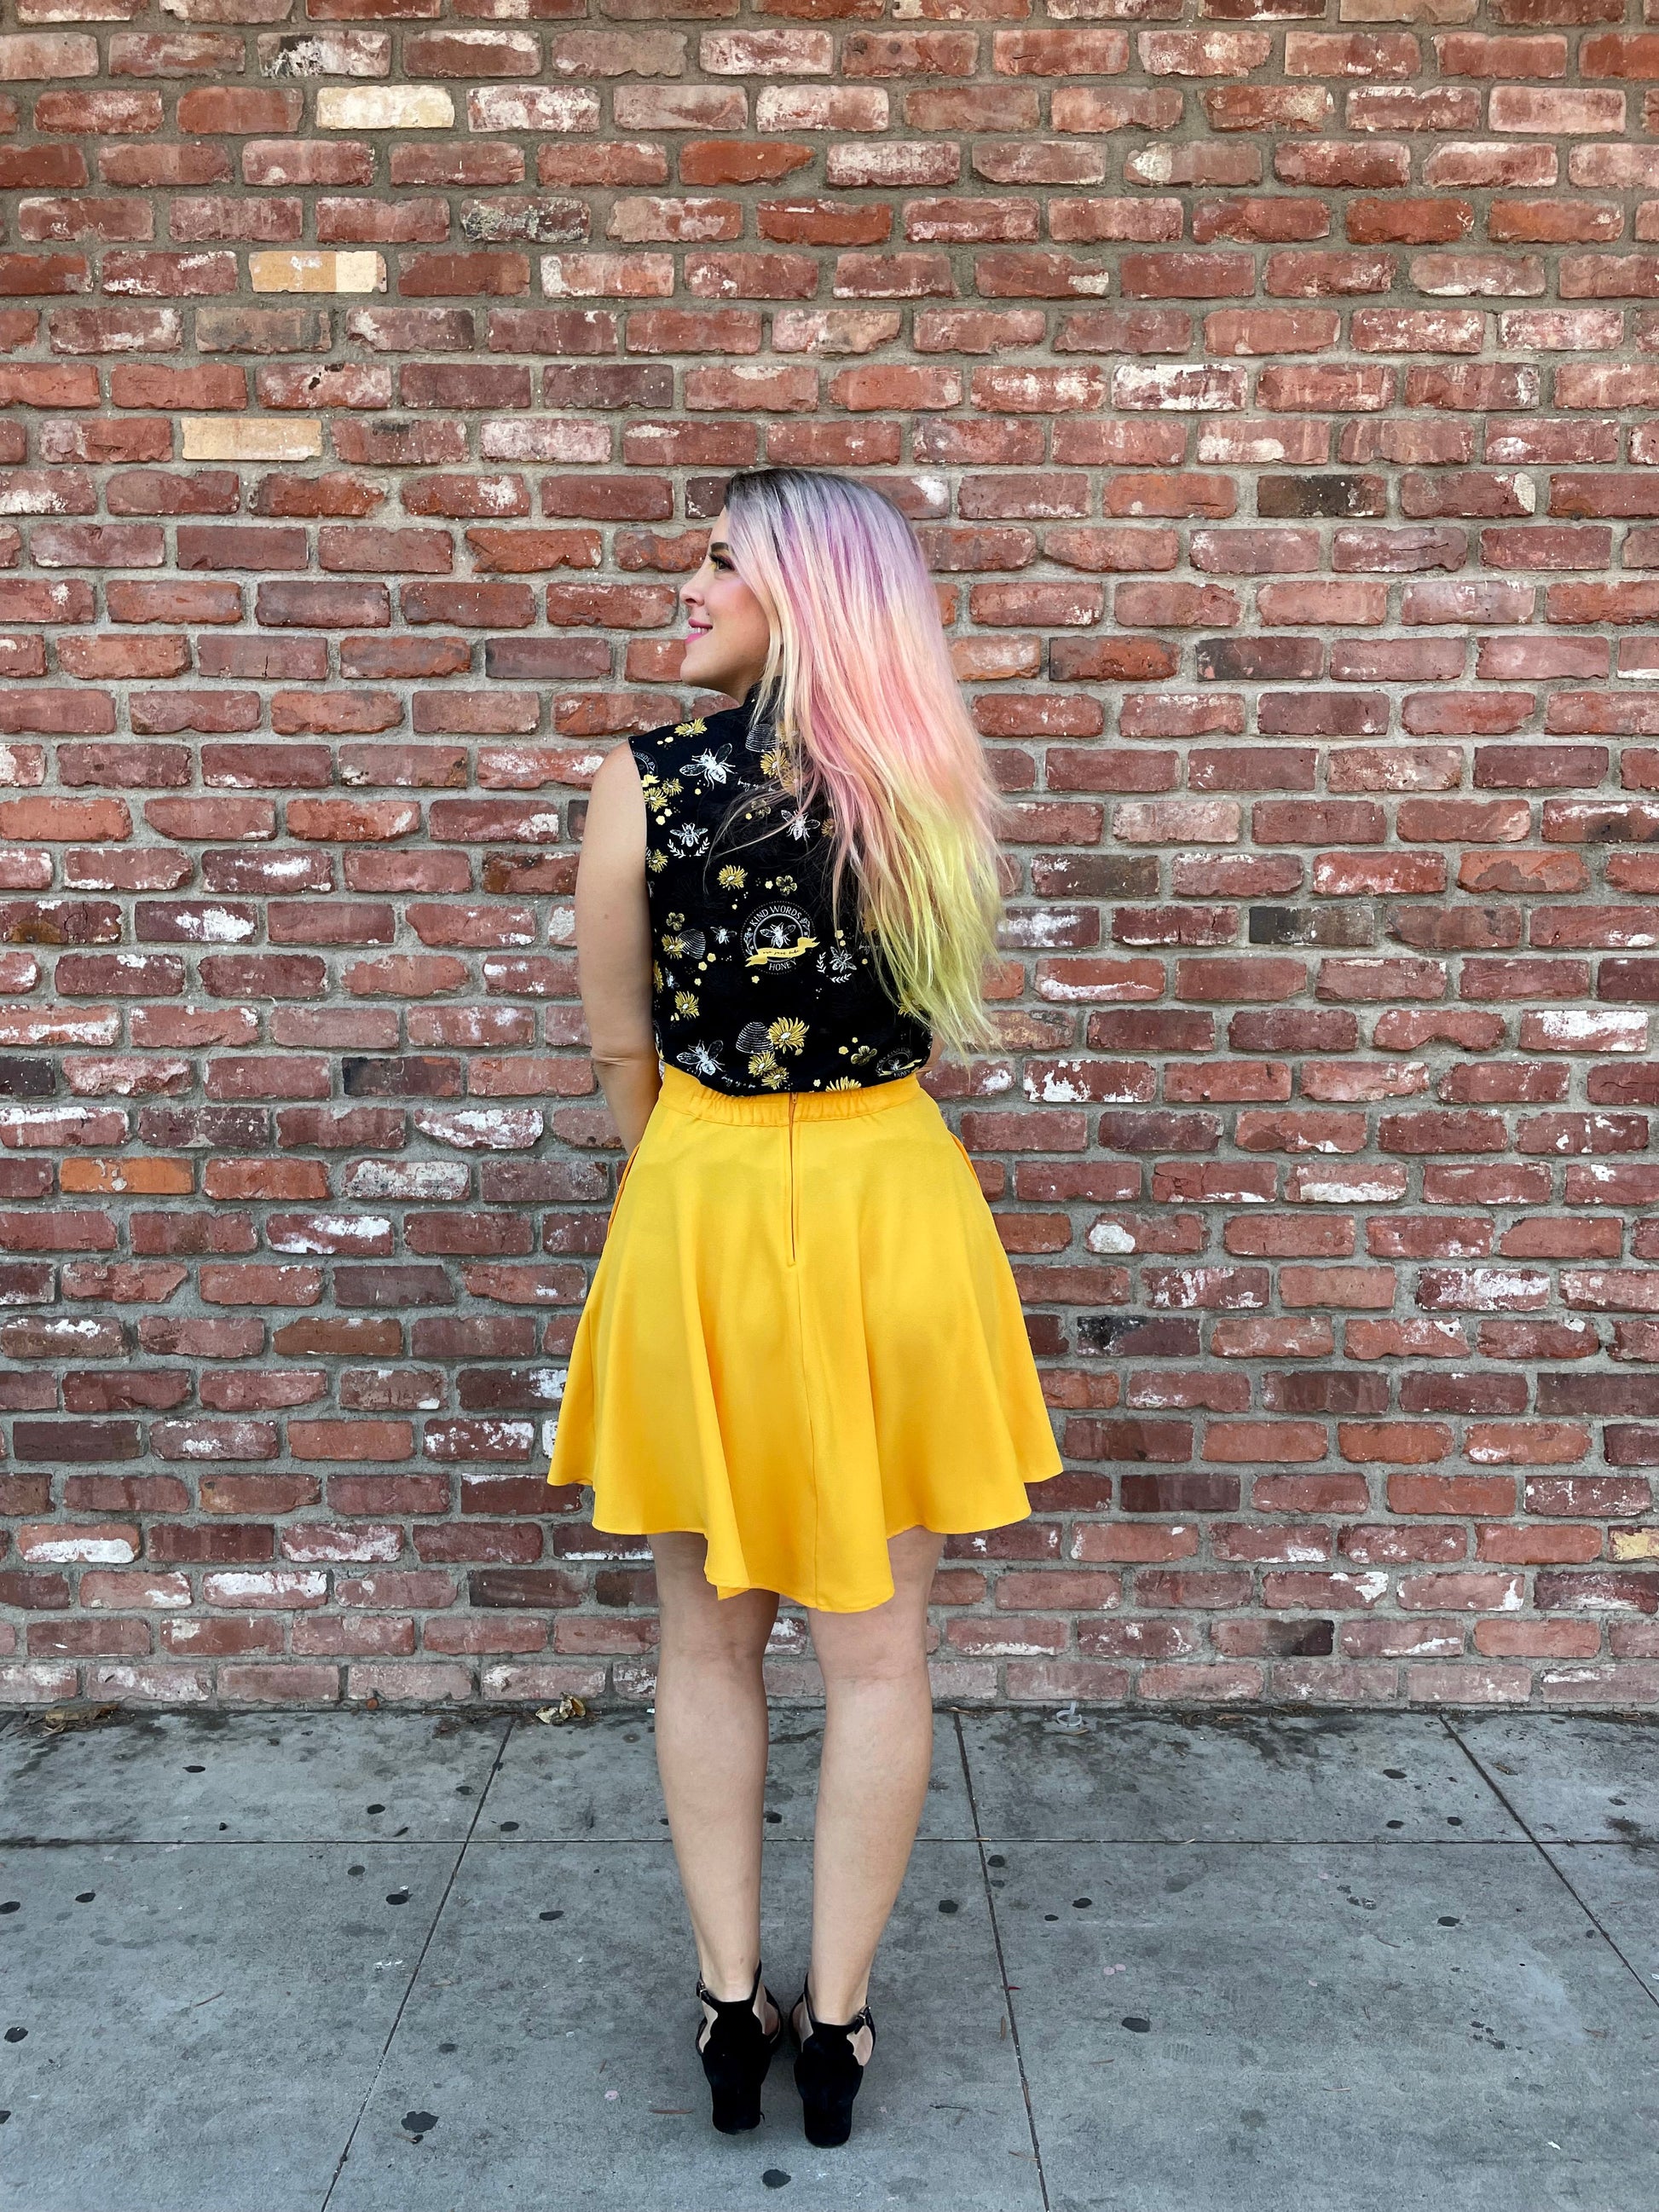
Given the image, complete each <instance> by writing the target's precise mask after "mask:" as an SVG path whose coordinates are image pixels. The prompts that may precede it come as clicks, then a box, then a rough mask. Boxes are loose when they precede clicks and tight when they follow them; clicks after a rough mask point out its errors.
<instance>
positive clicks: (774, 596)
mask: <svg viewBox="0 0 1659 2212" xmlns="http://www.w3.org/2000/svg"><path fill="white" fill-rule="evenodd" d="M726 543H727V544H728V545H729V547H730V549H731V556H732V563H733V565H734V567H735V568H736V569H737V571H738V574H739V575H740V576H741V577H742V578H743V580H744V582H745V583H746V584H747V585H748V586H749V587H750V590H751V591H753V592H757V593H758V594H759V595H760V596H761V597H762V598H763V600H765V601H766V602H767V603H768V604H769V606H770V608H771V611H772V638H771V646H770V650H769V653H768V655H767V661H766V669H765V672H764V674H763V676H762V677H761V678H760V682H759V684H758V686H757V690H756V691H755V694H754V714H755V715H756V717H760V716H765V717H767V718H768V719H769V720H770V721H771V723H772V725H773V728H774V731H775V742H776V744H777V748H778V760H779V771H778V780H779V781H780V783H781V785H782V786H783V787H784V788H785V789H786V790H787V792H788V793H789V794H790V796H791V797H792V798H793V799H794V801H795V803H796V804H797V805H799V807H800V808H801V809H802V810H803V811H805V810H807V809H809V808H811V807H812V806H813V805H817V804H819V803H823V804H824V805H827V809H828V811H829V815H830V816H831V817H832V819H833V822H834V825H835V829H834V836H835V842H834V847H833V860H832V871H831V875H830V898H831V902H832V906H836V902H837V898H838V894H839V890H840V886H841V884H842V877H843V874H844V873H845V872H848V871H850V872H852V874H853V876H854V879H855V881H856V884H857V886H858V911H859V919H860V924H861V926H862V927H864V928H865V929H866V932H867V933H868V934H869V936H870V938H871V939H872V942H873V944H874V945H875V947H876V949H877V951H878V954H879V956H880V958H881V961H882V964H883V965H884V968H885V969H886V970H887V975H888V981H889V987H890V991H891V994H892V996H893V998H894V1000H895V1001H896V1004H897V1006H898V1007H899V1010H900V1012H902V1013H907V1014H910V1015H913V1016H915V1017H916V1018H920V1019H921V1020H922V1021H924V1022H926V1023H927V1025H928V1026H929V1027H930V1028H931V1029H932V1030H933V1031H934V1033H935V1034H936V1035H937V1036H939V1037H940V1038H941V1039H942V1040H943V1042H944V1043H945V1048H946V1049H947V1050H950V1051H953V1052H955V1053H957V1054H958V1056H960V1057H963V1058H965V1057H966V1056H967V1055H968V1054H969V1053H970V1052H971V1051H972V1050H973V1049H974V1048H975V1047H976V1046H978V1047H990V1048H994V1047H995V1046H996V1044H997V1043H998V1042H999V1039H998V1036H997V1031H996V1030H995V1028H994V1024H993V1023H992V1021H991V1018H990V1013H989V1011H988V1009H987V1006H986V1003H985V999H984V970H985V963H986V962H987V960H988V959H990V958H992V957H994V954H995V952H996V949H997V946H996V932H997V925H998V923H999V922H1000V920H1001V918H1002V911H1003V897H1002V888H1001V883H1000V878H999V875H998V870H997V854H998V845H999V840H1000V836H1001V835H1002V834H1003V832H1004V831H1006V829H1007V827H1008V826H1009V817H1010V815H1011V812H1012V810H1011V809H1010V808H1009V807H1008V805H1007V803H1006V801H1005V800H1004V799H1003V798H1002V795H1001V793H1000V792H999V791H998V790H997V788H996V786H995V785H994V783H993V781H991V775H990V770H989V767H988V765H987V760H986V757H985V752H984V749H983V747H982V745H981V742H980V738H979V733H978V732H977V731H976V730H975V727H974V725H973V722H972V720H971V719H970V718H969V713H968V710H967V708H966V705H965V704H964V702H963V696H962V692H961V689H960V687H959V685H958V684H957V676H956V671H955V669H954V668H953V667H952V666H951V655H950V649H949V647H948V646H947V644H946V642H945V631H944V627H943V625H942V623H940V620H939V599H938V596H937V593H936V592H935V591H934V587H933V582H932V580H931V579H930V577H929V575H928V573H927V563H926V562H925V560H924V559H923V556H922V552H921V547H920V545H919V544H917V542H916V539H915V535H914V533H913V532H912V531H911V528H910V526H909V524H908V522H907V521H906V520H905V519H904V517H903V516H902V514H901V513H899V511H898V509H897V508H896V507H895V506H894V505H893V504H892V502H891V501H890V500H888V499H885V498H884V497H883V496H882V495H881V494H880V493H879V492H878V491H875V490H872V489H871V488H870V487H869V486H868V485H866V484H864V483H859V482H858V481H857V480H856V479H855V478H854V477H847V476H842V475H840V474H837V473H835V472H833V471H829V470H817V469H793V468H783V469H746V470H744V471H741V472H740V473H739V474H738V475H736V476H734V477H731V478H730V479H729V481H728V482H727V484H726ZM837 911H838V908H837Z"/></svg>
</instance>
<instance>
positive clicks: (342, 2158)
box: [318, 1718, 519, 2212]
mask: <svg viewBox="0 0 1659 2212" xmlns="http://www.w3.org/2000/svg"><path fill="white" fill-rule="evenodd" d="M518 1725H519V1723H518V1721H517V1719H516V1718H512V1719H509V1720H508V1722H507V1732H506V1734H505V1735H503V1736H502V1738H501V1741H500V1742H499V1743H498V1744H497V1745H496V1747H495V1758H494V1759H492V1760H491V1761H490V1764H489V1773H488V1774H487V1775H486V1776H485V1778H484V1785H483V1789H482V1790H480V1791H479V1792H478V1802H477V1804H476V1805H475V1806H474V1807H473V1808H472V1818H471V1821H470V1822H469V1823H468V1826H467V1831H466V1833H465V1835H464V1836H463V1837H462V1838H461V1848H460V1849H459V1851H457V1852H456V1854H455V1863H454V1865H453V1867H451V1869H449V1874H448V1877H447V1880H446V1881H445V1883H444V1886H443V1893H442V1894H441V1896H440V1898H439V1899H438V1909H437V1911H435V1913H434V1914H433V1916H432V1919H431V1922H430V1923H429V1925H428V1929H427V1931H426V1936H425V1937H424V1939H423V1941H422V1944H421V1950H420V1956H419V1957H418V1958H417V1959H416V1961H415V1966H414V1970H413V1972H411V1973H410V1977H409V1979H408V1981H407V1982H406V1983H405V1984H404V1993H403V1995H402V1996H401V1997H399V1998H398V2009H397V2011H396V2012H395V2013H394V2014H393V2015H392V2025H391V2027H389V2028H388V2029H387V2030H386V2041H385V2042H384V2043H383V2044H382V2045H380V2057H378V2058H377V2059H376V2060H375V2062H374V2073H373V2074H372V2075H370V2076H369V2081H368V2088H367V2089H365V2090H364V2092H363V2100H362V2104H360V2105H359V2106H358V2107H357V2117H356V2119H355V2120H353V2122H352V2123H351V2127H350V2130H349V2133H348V2134H347V2136H346V2139H345V2142H344V2143H343V2146H342V2148H341V2151H340V2155H339V2157H338V2159H337V2160H336V2161H335V2166H334V2171H333V2172H332V2174H331V2176H330V2177H329V2184H328V2187H327V2188H326V2189H325V2191H323V2201H322V2203H321V2204H320V2205H319V2207H318V2212H328V2203H329V2199H330V2198H331V2197H332V2196H333V2194H334V2191H336V2189H337V2188H338V2186H339V2182H340V2176H341V2175H342V2174H343V2172H345V2168H346V2160H348V2159H349V2157H350V2156H351V2146H352V2144H353V2143H354V2142H356V2140H357V2130H358V2129H359V2128H360V2127H362V2124H363V2115H364V2113H365V2112H367V2111H368V2107H369V2105H370V2103H371V2101H372V2100H373V2098H374V2092H375V2090H376V2089H377V2088H378V2087H380V2075H381V2074H382V2073H383V2072H384V2071H385V2069H386V2054H387V2052H388V2051H390V2050H391V2048H392V2040H393V2039H394V2037H395V2036H396V2035H397V2033H398V2027H400V2026H401V2024H402V2021H403V2017H404V2011H405V2010H406V2009H407V2007H408V2004H409V2000H410V1997H411V1996H413V1995H414V1993H415V1984H416V1982H417V1981H419V1979H420V1978H421V1969H422V1966H425V1964H426V1954H427V1953H428V1951H429V1950H430V1949H431V1948H432V1939H433V1937H434V1936H435V1935H436V1934H437V1932H438V1923H439V1922H440V1921H441V1919H442V1918H443V1917H444V1907H445V1905H447V1904H448V1902H449V1899H450V1893H451V1892H452V1891H453V1888H454V1887H455V1881H456V1877H457V1875H459V1873H460V1870H461V1867H462V1864H463V1863H464V1861H465V1857H466V1847H467V1845H468V1844H470V1843H471V1841H472V1838H473V1833H474V1831H475V1830H476V1829H477V1825H478V1823H479V1821H480V1820H482V1819H483V1808H484V1804H485V1801H486V1800H487V1799H488V1797H489V1789H490V1784H492V1783H493V1782H494V1781H495V1777H496V1775H497V1774H499V1773H500V1771H501V1761H502V1759H505V1758H506V1756H507V1745H508V1744H509V1743H510V1742H511V1741H513V1730H514V1729H516V1728H517V1727H518Z"/></svg>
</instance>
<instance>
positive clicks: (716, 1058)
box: [674, 1037, 726, 1075]
mask: <svg viewBox="0 0 1659 2212" xmlns="http://www.w3.org/2000/svg"><path fill="white" fill-rule="evenodd" d="M674 1058H675V1060H677V1061H678V1064H679V1065H680V1066H682V1067H686V1068H690V1071H691V1073H692V1074H693V1075H724V1074H725V1073H726V1070H725V1069H724V1068H723V1067H722V1066H720V1040H719V1038H718V1037H717V1038H716V1039H715V1040H714V1042H713V1043H712V1044H708V1043H706V1042H704V1040H703V1039H702V1037H699V1038H697V1039H696V1042H694V1043H692V1044H689V1045H687V1047H686V1048H685V1050H684V1052H677V1053H676V1054H675V1055H674Z"/></svg>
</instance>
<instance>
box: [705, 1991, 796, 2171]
mask: <svg viewBox="0 0 1659 2212" xmlns="http://www.w3.org/2000/svg"><path fill="white" fill-rule="evenodd" d="M760 1985H761V1970H760V1968H759V1967H758V1966H757V1967H756V1969H755V1985H754V1987H753V1988H752V1989H751V1990H750V1992H749V1994H748V1996H746V1997H717V1996H715V1995H714V1991H713V1990H711V1989H709V1988H708V1984H706V1983H705V1982H704V1980H703V1978H702V1975H701V1974H699V1975H698V1977H697V1996H698V1997H699V1999H700V2000H701V2001H702V2003H704V2004H706V2005H708V2006H709V2007H710V2008H712V2010H713V2012H714V2020H713V2021H712V2022H709V2021H704V2022H703V2024H702V2027H699V2028H698V2030H697V2051H698V2055H699V2056H700V2057H701V2058H702V2070H703V2072H704V2073H705V2074H706V2075H708V2086H709V2087H710V2089H711V2090H712V2091H713V2092H714V2112H713V2115H712V2117H713V2119H714V2125H715V2126H716V2127H717V2128H718V2129H719V2130H720V2133H721V2134H722V2135H723V2136H737V2135H742V2134H743V2133H744V2130H746V2129H749V2128H757V2127H758V2126H759V2125H760V2118H761V2106H760V2098H761V2084H762V2082H763V2081H765V2079H766V2069H767V2068H768V2067H769V2066H770V2064H771V2063H772V2057H773V2053H774V2052H775V2051H776V2050H777V2047H778V2045H779V2044H781V2042H782V2041H783V2019H782V2016H781V2015H779V2019H778V2024H777V2026H776V2027H775V2028H774V2029H773V2031H772V2033H771V2034H770V2035H769V2034H768V2033H766V2031H765V2029H764V2028H763V2027H762V2026H761V2024H760V2021H759V2020H758V2019H757V2017H756V2015H755V1999H756V1998H757V1996H759V1994H760ZM773 2010H774V2011H777V2006H776V2004H775V2003H774V2004H773ZM703 2027H707V2028H708V2041H707V2042H706V2043H705V2042H704V2041H703V2039H702V2037H703Z"/></svg>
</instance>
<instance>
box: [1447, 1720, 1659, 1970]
mask: <svg viewBox="0 0 1659 2212" xmlns="http://www.w3.org/2000/svg"><path fill="white" fill-rule="evenodd" d="M1440 1719H1441V1724H1442V1725H1443V1728H1444V1729H1445V1731H1446V1733H1447V1735H1449V1736H1450V1738H1451V1740H1452V1741H1453V1742H1454V1743H1455V1745H1456V1746H1457V1748H1458V1749H1459V1750H1460V1751H1461V1752H1462V1754H1463V1756H1464V1758H1465V1759H1468V1762H1469V1765H1471V1766H1472V1767H1473V1768H1474V1771H1475V1772H1476V1773H1477V1774H1478V1775H1479V1776H1480V1779H1481V1780H1482V1781H1483V1782H1484V1783H1485V1784H1486V1787H1487V1789H1489V1790H1491V1791H1492V1795H1493V1796H1494V1797H1496V1798H1497V1800H1498V1802H1499V1804H1500V1805H1502V1807H1503V1808H1504V1811H1505V1812H1506V1813H1507V1814H1509V1816H1510V1820H1513V1821H1514V1822H1515V1824H1516V1827H1518V1828H1519V1829H1520V1831H1521V1832H1522V1835H1523V1836H1525V1838H1526V1839H1527V1841H1528V1843H1529V1844H1531V1845H1532V1846H1533V1848H1534V1850H1535V1851H1536V1852H1537V1853H1538V1855H1539V1857H1541V1859H1542V1860H1543V1862H1544V1863H1545V1865H1546V1866H1547V1868H1548V1869H1549V1870H1550V1872H1551V1873H1552V1874H1553V1875H1554V1876H1555V1878H1556V1880H1557V1881H1559V1883H1560V1885H1561V1887H1562V1888H1563V1889H1565V1891H1566V1893H1567V1895H1568V1896H1569V1897H1570V1898H1571V1899H1572V1901H1573V1903H1574V1904H1575V1905H1577V1907H1578V1910H1579V1911H1581V1912H1582V1913H1583V1916H1584V1917H1585V1919H1586V1920H1588V1921H1589V1923H1590V1926H1591V1927H1592V1928H1594V1929H1595V1932H1596V1933H1597V1935H1598V1936H1600V1937H1601V1941H1602V1942H1604V1943H1605V1944H1606V1945H1607V1948H1608V1950H1610V1951H1611V1952H1612V1954H1613V1957H1614V1958H1615V1959H1617V1960H1618V1961H1619V1963H1620V1966H1623V1968H1624V1969H1625V1971H1626V1973H1627V1974H1629V1976H1630V1977H1631V1978H1632V1981H1633V1982H1634V1983H1635V1984H1636V1986H1637V1988H1638V1990H1641V1992H1642V1994H1643V1996H1644V1997H1645V1998H1646V1999H1647V2001H1648V2002H1649V2003H1650V2004H1652V2005H1659V1990H1656V1989H1655V1988H1654V1986H1653V1984H1652V1983H1651V1982H1650V1981H1649V1980H1648V1979H1647V1978H1646V1977H1645V1976H1644V1973H1643V1972H1642V1969H1641V1968H1640V1967H1639V1966H1638V1965H1637V1963H1636V1961H1635V1960H1633V1959H1632V1957H1631V1956H1630V1955H1629V1954H1628V1953H1627V1952H1626V1950H1625V1949H1624V1948H1623V1947H1622V1946H1621V1945H1620V1942H1618V1940H1617V1939H1616V1938H1615V1937H1614V1936H1611V1935H1610V1934H1609V1933H1608V1931H1607V1925H1606V1923H1605V1922H1603V1921H1602V1920H1601V1917H1600V1916H1599V1915H1598V1914H1597V1912H1596V1911H1595V1907H1594V1906H1593V1905H1589V1904H1587V1903H1586V1902H1585V1900H1584V1899H1583V1896H1581V1895H1580V1893H1579V1891H1578V1889H1577V1886H1576V1885H1575V1884H1574V1883H1573V1882H1572V1881H1571V1880H1570V1879H1569V1877H1568V1875H1567V1871H1566V1869H1565V1867H1564V1866H1563V1865H1562V1864H1561V1863H1560V1861H1559V1859H1558V1858H1557V1857H1555V1852H1556V1851H1557V1850H1562V1849H1565V1850H1571V1849H1572V1848H1573V1847H1572V1845H1571V1844H1565V1845H1563V1844H1556V1845H1555V1846H1554V1847H1553V1848H1552V1846H1551V1845H1550V1844H1547V1843H1546V1842H1545V1841H1544V1839H1543V1838H1542V1837H1541V1836H1535V1835H1534V1833H1533V1832H1532V1830H1531V1829H1530V1828H1529V1827H1528V1826H1527V1823H1526V1820H1524V1819H1523V1817H1522V1813H1521V1808H1520V1807H1519V1806H1518V1805H1516V1803H1515V1802H1513V1800H1512V1799H1510V1797H1509V1796H1506V1795H1505V1794H1504V1785H1503V1784H1502V1783H1500V1782H1496V1781H1494V1780H1493V1779H1492V1776H1491V1775H1490V1774H1489V1773H1488V1772H1487V1771H1486V1767H1485V1765H1483V1764H1482V1762H1481V1760H1480V1757H1479V1755H1478V1754H1477V1753H1475V1752H1474V1751H1473V1750H1471V1749H1470V1747H1469V1746H1468V1744H1467V1743H1465V1742H1464V1741H1463V1739H1462V1736H1461V1735H1459V1734H1458V1733H1457V1729H1456V1725H1455V1723H1454V1722H1453V1720H1452V1718H1451V1717H1450V1715H1449V1714H1447V1713H1443V1714H1442V1715H1441V1716H1440ZM1608 1848H1610V1849H1612V1850H1620V1849H1625V1850H1628V1849H1631V1848H1632V1846H1630V1845H1628V1844H1626V1845H1620V1844H1619V1843H1617V1841H1616V1840H1614V1839H1613V1838H1609V1839H1608Z"/></svg>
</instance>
